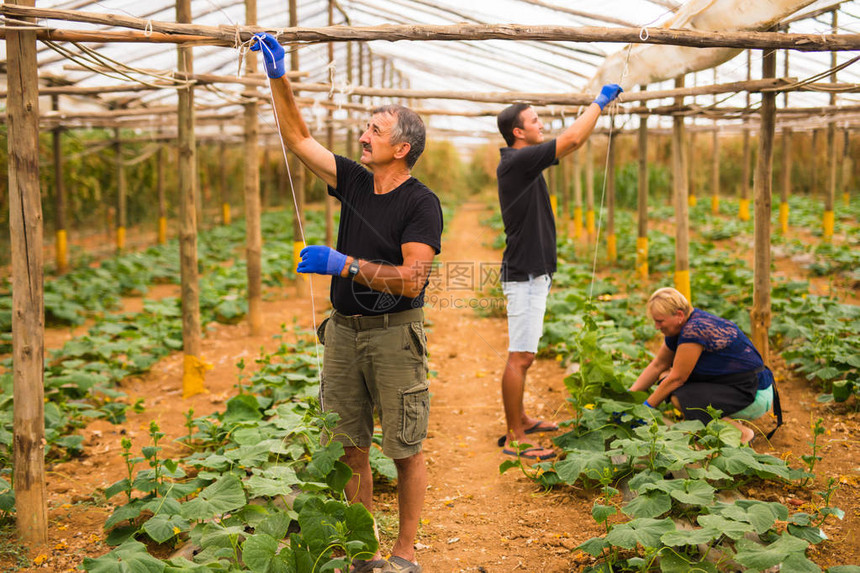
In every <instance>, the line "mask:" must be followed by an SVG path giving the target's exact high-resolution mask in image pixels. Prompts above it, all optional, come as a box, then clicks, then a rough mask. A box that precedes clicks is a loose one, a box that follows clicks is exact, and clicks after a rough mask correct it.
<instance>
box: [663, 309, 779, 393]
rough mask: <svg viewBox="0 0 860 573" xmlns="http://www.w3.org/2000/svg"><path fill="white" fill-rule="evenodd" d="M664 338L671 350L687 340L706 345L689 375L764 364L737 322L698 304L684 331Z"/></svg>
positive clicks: (704, 375) (736, 370)
mask: <svg viewBox="0 0 860 573" xmlns="http://www.w3.org/2000/svg"><path fill="white" fill-rule="evenodd" d="M664 342H665V343H666V346H668V347H669V350H671V351H672V352H675V351H677V349H678V345H679V344H684V343H688V342H693V343H696V344H699V345H701V346H702V347H703V348H704V350H703V351H702V354H701V356H699V360H698V362H696V366H695V367H694V368H693V372H691V373H690V378H711V377H718V376H727V375H730V374H738V373H741V372H751V371H755V370H759V369H761V368H763V367H764V362H762V359H761V355H760V354H759V353H758V350H756V348H755V346H753V343H752V341H751V340H750V339H749V338H748V337H747V335H746V334H744V333H743V331H741V329H740V328H738V325H736V324H735V323H734V322H732V321H730V320H726V319H725V318H720V317H718V316H714V315H713V314H711V313H709V312H705V311H704V310H699V309H698V308H694V309H693V312H692V314H690V318H688V319H687V323H686V324H684V326H683V327H682V328H681V332H680V333H679V334H678V335H677V336H667V337H665V338H664ZM768 385H770V384H768Z"/></svg>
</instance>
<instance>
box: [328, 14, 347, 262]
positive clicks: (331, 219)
mask: <svg viewBox="0 0 860 573" xmlns="http://www.w3.org/2000/svg"><path fill="white" fill-rule="evenodd" d="M334 2H335V0H328V25H329V26H334ZM327 48H328V65H329V66H332V68H331V69H332V70H334V67H333V66H334V44H333V43H332V42H329V43H328V46H327ZM347 66H349V64H347ZM331 74H332V75H334V71H332V72H331ZM332 81H334V78H332ZM329 93H330V95H329V99H330V100H331V99H333V97H334V92H329ZM332 113H333V112H332V110H328V113H327V118H326V119H327V125H326V147H327V148H328V149H329V150H331V151H332V152H334V125H333V124H332V121H333V118H332ZM325 244H326V245H327V246H329V247H334V197H332V196H331V195H329V194H328V193H326V194H325Z"/></svg>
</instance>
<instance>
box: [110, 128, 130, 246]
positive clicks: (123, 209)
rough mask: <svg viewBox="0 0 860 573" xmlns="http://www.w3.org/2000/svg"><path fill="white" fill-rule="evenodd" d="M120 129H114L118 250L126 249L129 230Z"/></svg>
mask: <svg viewBox="0 0 860 573" xmlns="http://www.w3.org/2000/svg"><path fill="white" fill-rule="evenodd" d="M120 139H121V138H120V132H119V128H116V129H114V147H113V148H114V162H115V166H114V169H116V213H117V215H116V250H117V251H122V250H123V249H125V234H126V230H127V229H128V200H127V197H128V184H127V182H126V179H125V165H124V164H123V160H122V144H121V143H120Z"/></svg>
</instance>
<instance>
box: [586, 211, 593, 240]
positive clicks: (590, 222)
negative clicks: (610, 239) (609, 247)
mask: <svg viewBox="0 0 860 573" xmlns="http://www.w3.org/2000/svg"><path fill="white" fill-rule="evenodd" d="M585 230H586V231H588V234H589V236H594V232H595V229H594V211H593V210H588V211H586V212H585Z"/></svg>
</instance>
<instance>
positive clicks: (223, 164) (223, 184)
mask: <svg viewBox="0 0 860 573" xmlns="http://www.w3.org/2000/svg"><path fill="white" fill-rule="evenodd" d="M224 137H225V136H224V130H223V128H222V130H221V141H219V142H218V194H219V196H220V199H221V224H222V225H224V226H227V225H229V224H230V222H231V220H232V214H231V213H230V193H229V189H228V188H227V142H226V141H225V140H224Z"/></svg>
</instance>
